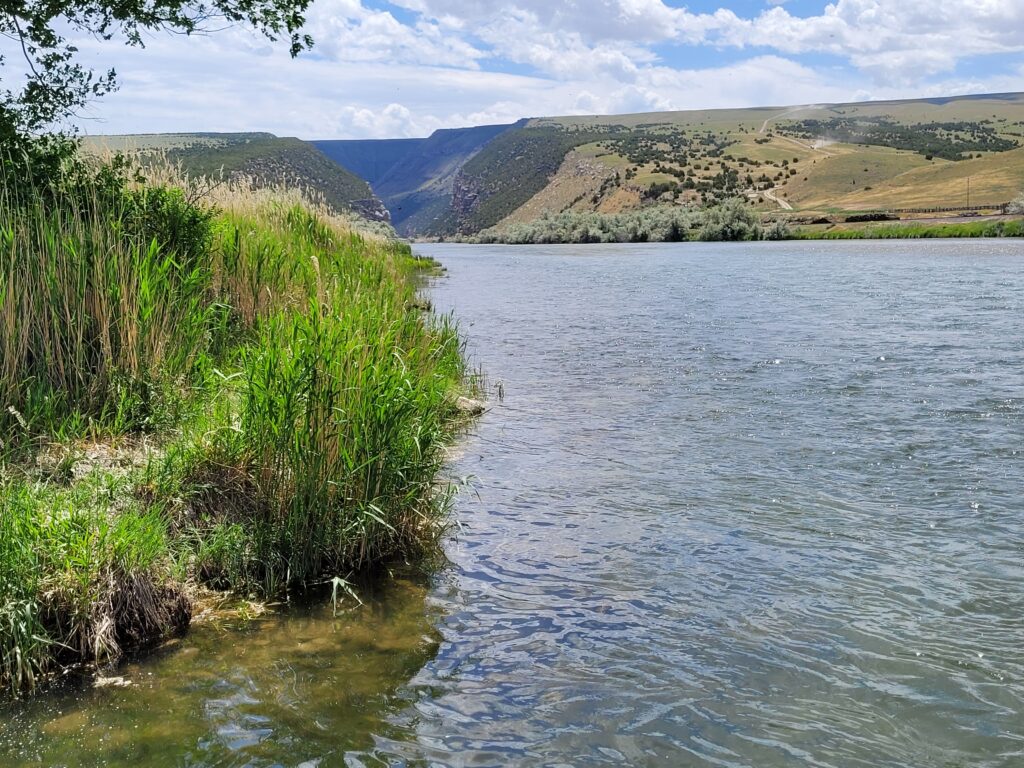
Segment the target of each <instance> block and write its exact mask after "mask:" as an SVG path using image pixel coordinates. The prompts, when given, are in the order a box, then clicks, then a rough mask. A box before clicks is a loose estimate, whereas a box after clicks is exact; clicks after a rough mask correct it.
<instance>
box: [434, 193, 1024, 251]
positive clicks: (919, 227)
mask: <svg viewBox="0 0 1024 768" xmlns="http://www.w3.org/2000/svg"><path fill="white" fill-rule="evenodd" d="M861 216H863V215H858V214H850V215H848V216H839V217H831V218H830V217H827V216H822V217H816V218H820V219H821V221H820V223H819V222H817V221H816V222H814V223H810V224H808V223H803V222H802V221H800V220H799V219H797V220H793V219H792V218H791V217H787V216H784V215H780V216H777V217H770V218H762V217H761V215H760V214H759V213H757V212H756V211H755V210H754V209H753V208H751V207H750V206H748V205H745V204H743V203H742V202H740V201H736V200H732V201H728V202H726V203H723V204H722V205H719V206H716V207H713V208H707V209H700V210H697V209H690V208H682V207H679V206H666V205H661V206H652V207H650V208H644V209H640V210H636V211H629V212H625V213H616V214H599V213H593V212H564V213H560V214H555V215H550V216H544V217H542V218H540V219H537V220H535V221H532V222H529V223H517V224H513V225H509V226H507V227H496V228H492V229H487V230H484V231H482V232H479V233H477V234H474V235H460V236H457V237H455V238H449V242H458V243H467V244H471V245H557V244H577V245H583V244H589V243H660V242H723V241H751V240H840V239H885V240H891V239H919V238H928V237H938V238H952V237H1021V236H1024V218H1022V217H1020V216H986V217H979V218H977V219H974V218H973V217H965V216H958V217H953V218H950V219H949V220H942V219H928V220H915V219H906V220H903V221H900V220H896V219H894V217H887V218H888V219H892V220H891V221H890V220H886V221H884V223H879V221H873V220H871V218H870V216H863V218H861ZM878 218H886V217H878ZM807 220H810V219H807Z"/></svg>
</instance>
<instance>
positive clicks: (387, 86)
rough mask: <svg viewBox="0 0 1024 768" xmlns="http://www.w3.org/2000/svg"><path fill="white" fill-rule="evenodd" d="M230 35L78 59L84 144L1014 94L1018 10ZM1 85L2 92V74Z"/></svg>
mask: <svg viewBox="0 0 1024 768" xmlns="http://www.w3.org/2000/svg"><path fill="white" fill-rule="evenodd" d="M306 31H307V32H308V33H309V34H311V35H312V36H313V38H314V40H315V46H314V48H313V49H312V50H311V51H309V52H308V53H304V54H302V55H300V56H299V57H298V58H297V59H291V58H290V57H289V55H288V52H287V49H286V47H285V46H284V45H283V44H273V43H270V42H268V41H267V40H266V39H264V38H261V37H259V36H258V35H256V34H254V33H253V32H251V31H250V30H248V29H246V28H244V27H226V28H220V29H217V30H214V31H210V32H209V33H208V34H204V35H199V36H192V37H184V36H181V35H171V34H166V33H154V34H152V35H148V36H147V37H146V41H145V42H146V44H145V48H144V49H132V48H129V47H127V46H124V45H123V44H120V43H119V42H118V41H117V40H114V41H108V42H102V41H97V40H94V39H91V38H88V37H86V38H82V39H81V40H78V41H76V42H77V44H78V46H79V49H80V55H81V57H82V59H83V60H84V61H85V62H86V63H88V64H89V65H91V66H93V67H95V68H96V69H98V70H105V69H107V68H109V67H111V66H113V67H114V68H115V69H116V70H117V72H118V76H119V79H120V83H121V87H120V90H119V91H118V92H117V93H115V94H113V95H110V96H107V97H104V98H103V99H101V100H99V101H97V102H95V103H93V104H91V105H90V106H89V107H87V108H86V109H85V110H84V111H83V112H82V114H81V116H80V117H79V118H78V119H77V120H76V123H77V125H78V127H79V129H80V130H81V131H82V132H83V133H86V134H103V133H154V132H177V131H269V132H271V133H275V134H278V135H281V136H298V137H300V138H304V139H330V138H398V137H415V136H426V135H428V134H430V133H431V132H432V131H434V130H436V129H438V128H447V127H459V126H467V125H482V124H491V123H508V122H513V121H515V120H518V119H520V118H523V117H536V116H550V115H566V114H616V113H625V112H645V111H661V110H675V109H705V108H719V107H752V106H780V105H791V104H811V103H824V102H842V101H861V100H869V99H889V98H917V97H927V96H947V95H954V94H963V93H992V92H1006V91H1024V0H835V2H832V3H824V2H814V1H813V0H745V1H743V2H739V1H737V0H695V1H694V2H688V3H683V2H676V0H512V1H511V2H486V1H484V2H475V1H474V0H394V1H393V2H386V1H385V0H314V3H313V5H312V6H311V7H310V9H309V12H308V14H307V26H306ZM5 77H9V74H6V73H5Z"/></svg>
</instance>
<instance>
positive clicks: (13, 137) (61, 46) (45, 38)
mask: <svg viewBox="0 0 1024 768" xmlns="http://www.w3.org/2000/svg"><path fill="white" fill-rule="evenodd" d="M310 2H311V0H71V1H70V2H69V1H68V0H0V34H3V35H4V36H5V37H7V38H8V40H10V41H12V42H13V44H14V45H13V47H14V49H15V51H16V52H17V51H20V54H21V56H22V57H23V58H24V63H25V68H26V70H27V71H26V79H25V81H24V82H23V83H22V85H21V86H20V87H18V86H17V85H14V86H13V87H12V84H11V77H10V69H11V64H12V62H10V61H7V60H5V59H4V57H3V56H0V69H2V71H3V73H4V75H5V77H4V78H3V80H4V81H6V82H2V84H0V142H3V146H7V147H10V146H12V145H14V146H18V145H19V144H21V143H23V140H24V139H25V138H26V137H28V136H32V135H38V134H40V133H42V132H44V131H46V130H48V129H51V128H53V127H54V126H55V125H56V124H58V123H59V122H60V121H61V120H63V119H64V118H66V117H68V116H69V115H72V114H74V112H75V110H76V109H78V108H79V107H81V106H82V105H84V104H85V103H86V102H87V101H88V100H89V99H91V98H94V97H96V96H101V95H103V94H105V93H108V92H110V91H111V90H113V88H114V87H115V84H116V81H115V72H114V71H113V70H109V71H107V72H105V73H103V74H99V75H97V74H96V73H95V72H93V71H92V70H91V69H89V68H88V67H86V66H84V65H83V64H81V63H80V62H79V61H77V60H76V54H77V53H78V51H77V48H76V46H75V45H74V43H73V39H69V37H71V38H73V37H74V36H89V37H93V38H98V39H101V40H111V39H113V38H115V37H116V38H120V39H123V41H124V42H125V43H127V44H128V45H133V46H140V47H144V40H143V35H144V33H145V32H147V31H167V32H176V33H179V34H185V35H191V34H193V33H199V32H203V31H205V30H206V28H207V25H208V24H210V23H224V22H226V23H243V24H248V25H251V26H252V27H253V28H255V29H256V30H258V31H259V32H260V33H262V34H263V35H265V36H266V37H267V38H269V39H270V40H274V41H276V40H281V39H287V40H288V41H289V43H290V51H291V55H292V56H296V55H298V53H299V52H300V51H302V50H304V49H306V48H309V47H310V46H311V45H312V42H313V41H312V39H311V38H310V37H309V36H308V35H304V34H302V32H301V29H302V26H303V24H304V23H305V12H306V9H307V8H308V7H309V5H310ZM16 55H17V54H16Z"/></svg>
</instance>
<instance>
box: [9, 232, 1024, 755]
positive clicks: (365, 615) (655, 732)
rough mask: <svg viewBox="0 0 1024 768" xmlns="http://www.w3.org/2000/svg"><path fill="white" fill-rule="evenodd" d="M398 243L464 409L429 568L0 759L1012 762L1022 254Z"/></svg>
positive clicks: (852, 246)
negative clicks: (473, 409) (477, 387)
mask: <svg viewBox="0 0 1024 768" xmlns="http://www.w3.org/2000/svg"><path fill="white" fill-rule="evenodd" d="M419 250H420V251H421V252H423V253H425V254H427V255H430V256H434V257H435V258H437V259H438V260H439V261H441V262H442V264H444V265H445V266H446V267H447V270H448V272H447V275H446V276H445V277H443V278H440V279H439V280H438V281H437V282H436V283H435V285H434V288H433V290H432V298H433V301H434V304H435V307H436V308H437V309H438V310H440V311H448V310H453V311H454V312H455V314H456V316H457V317H458V318H459V319H460V320H461V322H462V324H463V329H464V332H465V333H466V334H467V336H468V337H469V339H470V342H471V350H470V351H471V354H472V355H473V357H474V360H475V361H476V362H479V363H480V364H482V365H483V367H484V369H485V370H486V372H487V375H488V378H489V380H490V384H491V402H490V406H491V409H490V411H489V412H488V413H487V414H486V415H485V416H484V417H483V418H482V419H481V420H480V422H479V424H478V425H477V427H476V429H475V430H474V433H473V434H472V435H470V436H468V437H467V438H466V439H465V441H464V443H463V444H462V445H461V446H459V449H458V452H457V455H458V457H457V458H456V459H455V461H454V463H453V467H452V472H453V474H454V475H455V476H467V477H469V476H471V477H472V487H473V490H472V491H469V492H465V493H463V494H462V496H461V497H460V498H459V500H458V501H457V503H456V509H455V514H456V517H457V519H458V521H459V523H460V526H461V527H460V528H459V529H458V530H457V532H456V536H455V538H454V539H453V541H452V543H451V545H450V546H449V556H450V558H451V561H452V565H451V567H450V568H448V569H447V570H445V571H443V572H442V573H439V574H437V575H435V576H434V577H433V579H431V580H430V581H429V583H426V584H421V583H418V582H416V581H415V580H408V579H398V580H395V581H391V582H386V583H384V584H381V585H378V586H377V587H376V588H375V589H373V590H368V591H366V592H365V594H364V600H365V602H366V605H364V606H362V607H355V606H353V605H352V604H351V601H350V603H349V605H348V606H347V608H346V613H344V614H343V615H342V616H339V617H338V618H335V617H334V616H333V612H332V609H331V607H330V606H320V607H313V608H303V609H294V610H292V611H289V612H286V613H283V614H280V615H276V616H272V617H269V618H266V619H261V620H258V621H256V622H253V623H252V624H251V625H249V626H248V627H247V628H244V629H237V630H231V629H213V628H203V629H199V630H197V631H195V632H193V633H191V634H190V635H189V636H188V637H186V638H184V639H183V640H181V641H180V642H178V643H177V644H175V645H174V646H172V647H170V648H168V649H166V650H163V651H161V652H159V653H158V654H156V655H155V656H153V657H151V658H147V659H145V660H141V661H139V662H133V663H131V664H128V665H125V666H122V667H121V668H120V669H119V670H117V671H116V672H115V673H113V674H116V675H119V676H123V677H125V679H126V681H127V682H129V683H131V685H130V686H129V687H126V688H104V689H101V690H91V689H90V690H86V691H82V690H80V689H78V688H76V687H74V686H70V687H68V688H66V689H58V690H57V691H56V692H54V693H53V694H52V695H47V696H44V697H41V698H40V699H37V700H35V701H32V702H29V703H28V704H18V705H8V706H6V707H4V708H2V709H0V764H4V765H69V766H70V765H110V766H120V765H157V766H164V765H166V766H200V765H205V766H215V765H216V766H236V765H237V766H271V765H287V766H299V765H303V766H314V765H317V766H333V765H350V766H358V765H453V766H506V765H521V766H534V765H537V766H539V765H556V766H557V765H572V766H578V765H594V766H597V765H627V764H628V765H644V766H677V765H694V766H756V767H757V768H761V767H762V766H791V765H808V766H835V767H836V768H840V767H845V766H865V767H866V766H893V767H895V766H972V767H974V766H1007V767H1008V768H1009V767H1011V766H1016V765H1024V247H1022V246H1021V245H1020V244H1019V243H1016V242H1005V241H942V242H931V241H929V242H913V241H899V242H884V243H883V242H850V243H778V244H752V245H738V244H722V245H704V244H682V245H657V246H655V245H652V246H579V247H576V246H559V247H491V246H447V245H434V246H424V247H421V248H420V249H419ZM499 385H500V391H501V392H502V394H503V398H501V399H499V397H498V390H499Z"/></svg>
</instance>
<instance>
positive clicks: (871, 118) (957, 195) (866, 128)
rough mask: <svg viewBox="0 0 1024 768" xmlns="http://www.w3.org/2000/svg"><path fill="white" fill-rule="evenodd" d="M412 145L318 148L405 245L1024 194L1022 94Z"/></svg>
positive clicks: (535, 129) (665, 116) (610, 119)
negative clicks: (682, 209)
mask: <svg viewBox="0 0 1024 768" xmlns="http://www.w3.org/2000/svg"><path fill="white" fill-rule="evenodd" d="M402 141H403V142H404V143H398V142H387V141H383V142H375V141H360V142H316V144H317V146H318V147H320V148H321V149H323V150H324V152H325V153H326V154H328V155H329V156H331V157H334V158H336V159H339V160H341V161H342V162H343V163H344V164H345V165H346V166H347V167H349V168H353V169H359V170H360V171H361V172H363V173H365V174H366V175H364V178H366V179H367V181H368V182H369V183H370V184H371V186H372V188H373V189H374V191H375V192H376V194H377V195H378V196H380V197H381V198H382V199H383V200H384V201H385V204H386V205H388V207H389V209H390V210H391V213H392V218H393V220H394V222H395V226H396V228H397V229H398V231H399V232H401V233H402V234H405V235H407V236H441V237H444V236H449V235H454V234H473V233H477V232H480V231H481V230H485V229H489V228H495V227H497V228H500V227H503V226H507V225H510V224H515V223H525V222H528V221H531V220H533V219H536V218H539V217H542V216H544V215H547V214H557V213H562V212H565V211H578V212H590V211H594V212H600V213H620V212H624V211H630V210H636V209H639V208H643V207H645V206H651V205H662V206H665V205H677V206H689V207H701V206H708V205H714V204H715V203H717V202H719V201H721V200H724V199H727V198H732V197H745V198H747V199H748V200H749V201H750V202H751V204H753V205H754V206H755V207H757V208H758V209H759V210H761V211H763V212H765V213H769V212H773V211H774V212H776V213H777V214H778V215H782V216H786V217H791V218H794V219H799V218H800V217H803V218H814V217H816V216H823V215H829V214H837V213H839V214H843V213H845V214H857V213H863V212H870V211H890V210H907V209H917V210H926V209H965V210H966V209H970V208H972V207H974V208H980V207H992V206H999V205H1002V204H1005V203H1007V202H1008V201H1010V200H1012V199H1013V198H1014V197H1016V196H1017V195H1019V194H1020V193H1021V191H1022V190H1024V94H1021V93H1005V94H981V95H971V96H953V97H948V98H938V99H934V98H933V99H918V100H901V101H886V102H863V103H850V104H814V105H797V106H780V107H760V108H751V109H733V110H701V111H687V112H660V113H646V114H633V115H614V116H597V115H588V116H565V117H550V118H534V119H529V120H523V121H520V122H518V123H516V124H514V125H511V126H486V127H483V128H479V129H457V130H454V131H438V132H437V133H435V134H434V135H433V136H431V137H430V138H428V139H422V140H412V141H409V140H402ZM335 150H336V151H335ZM385 167H386V169H385Z"/></svg>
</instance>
